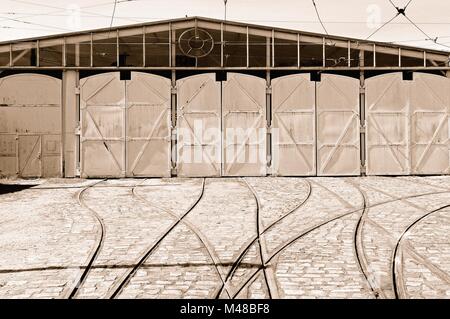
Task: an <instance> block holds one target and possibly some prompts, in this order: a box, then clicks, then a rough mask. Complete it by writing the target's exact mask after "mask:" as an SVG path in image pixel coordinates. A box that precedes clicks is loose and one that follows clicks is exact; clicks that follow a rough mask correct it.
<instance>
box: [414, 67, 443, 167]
mask: <svg viewBox="0 0 450 319" xmlns="http://www.w3.org/2000/svg"><path fill="white" fill-rule="evenodd" d="M409 85H410V86H411V90H410V94H411V102H410V105H411V111H412V114H411V116H410V119H411V169H412V173H413V174H420V175H423V174H448V173H449V172H450V170H449V164H450V158H449V146H450V145H449V125H448V114H449V108H450V79H448V78H445V77H443V76H437V75H432V74H425V73H414V76H413V81H411V82H409Z"/></svg>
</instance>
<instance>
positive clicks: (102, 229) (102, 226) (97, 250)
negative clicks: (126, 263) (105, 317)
mask: <svg viewBox="0 0 450 319" xmlns="http://www.w3.org/2000/svg"><path fill="white" fill-rule="evenodd" d="M104 181H106V179H103V180H100V181H98V182H96V183H92V184H90V185H88V186H86V187H84V188H83V189H81V190H80V191H79V192H78V194H77V200H78V203H79V205H80V206H81V207H84V208H85V209H87V210H88V211H89V212H90V213H91V214H92V216H93V217H94V219H95V220H96V221H97V223H98V225H99V229H100V232H99V234H100V235H99V236H97V240H96V243H95V245H94V247H93V249H92V251H91V254H90V256H89V257H88V262H87V265H86V266H85V267H84V271H83V272H82V274H81V276H80V277H79V278H78V280H77V282H76V284H75V286H74V287H71V289H70V292H69V294H68V296H66V297H67V298H69V299H73V298H75V297H76V295H77V293H78V289H79V288H80V287H81V286H82V285H83V283H84V281H85V279H86V277H87V275H88V274H89V272H90V270H91V268H92V265H93V263H94V261H95V259H96V258H97V256H98V254H99V253H100V250H101V248H102V246H103V241H104V238H105V224H104V221H103V218H101V216H100V215H99V214H98V213H97V212H96V211H95V210H93V209H92V208H91V207H89V206H88V205H86V203H85V202H84V201H83V196H84V194H85V192H86V191H87V190H88V189H90V188H93V187H95V186H97V185H98V184H100V183H102V182H104ZM66 294H67V292H66V293H63V296H64V295H66Z"/></svg>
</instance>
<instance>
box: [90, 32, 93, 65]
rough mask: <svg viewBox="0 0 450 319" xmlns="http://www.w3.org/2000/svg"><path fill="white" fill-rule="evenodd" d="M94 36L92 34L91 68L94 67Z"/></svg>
mask: <svg viewBox="0 0 450 319" xmlns="http://www.w3.org/2000/svg"><path fill="white" fill-rule="evenodd" d="M93 42H94V34H93V33H92V32H91V50H90V54H91V68H92V67H93V66H94V44H93Z"/></svg>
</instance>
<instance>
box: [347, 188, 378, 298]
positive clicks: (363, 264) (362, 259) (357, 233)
mask: <svg viewBox="0 0 450 319" xmlns="http://www.w3.org/2000/svg"><path fill="white" fill-rule="evenodd" d="M347 181H348V183H350V184H351V185H353V186H354V187H355V189H357V190H358V192H359V193H360V194H361V196H362V198H363V201H364V203H363V211H362V213H361V215H360V216H359V218H358V221H357V223H356V227H355V230H354V235H353V248H354V250H355V256H356V261H357V263H358V266H359V268H360V270H361V272H362V274H363V276H364V278H365V279H366V282H367V284H368V286H369V288H370V290H371V291H372V294H373V295H374V297H375V298H376V299H378V298H379V297H380V296H382V297H385V295H384V293H383V291H382V290H381V289H378V288H377V287H376V284H375V283H373V280H372V279H371V277H370V276H371V275H370V272H369V270H368V262H367V257H366V255H365V250H364V242H363V237H362V230H363V227H364V224H365V223H366V218H367V213H368V212H369V207H368V206H369V205H370V204H369V199H368V198H367V194H366V192H365V191H363V190H362V189H361V187H360V186H359V185H358V184H356V183H355V182H353V181H352V180H347Z"/></svg>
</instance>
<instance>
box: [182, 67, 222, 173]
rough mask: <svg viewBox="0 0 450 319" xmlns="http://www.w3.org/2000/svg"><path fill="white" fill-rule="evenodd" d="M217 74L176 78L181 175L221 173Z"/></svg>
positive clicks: (219, 108)
mask: <svg viewBox="0 0 450 319" xmlns="http://www.w3.org/2000/svg"><path fill="white" fill-rule="evenodd" d="M220 90H221V87H220V82H216V80H215V74H200V75H196V76H191V77H187V78H184V79H180V80H178V81H177V139H178V140H177V172H178V176H220V175H221V157H222V152H221V94H220Z"/></svg>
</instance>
